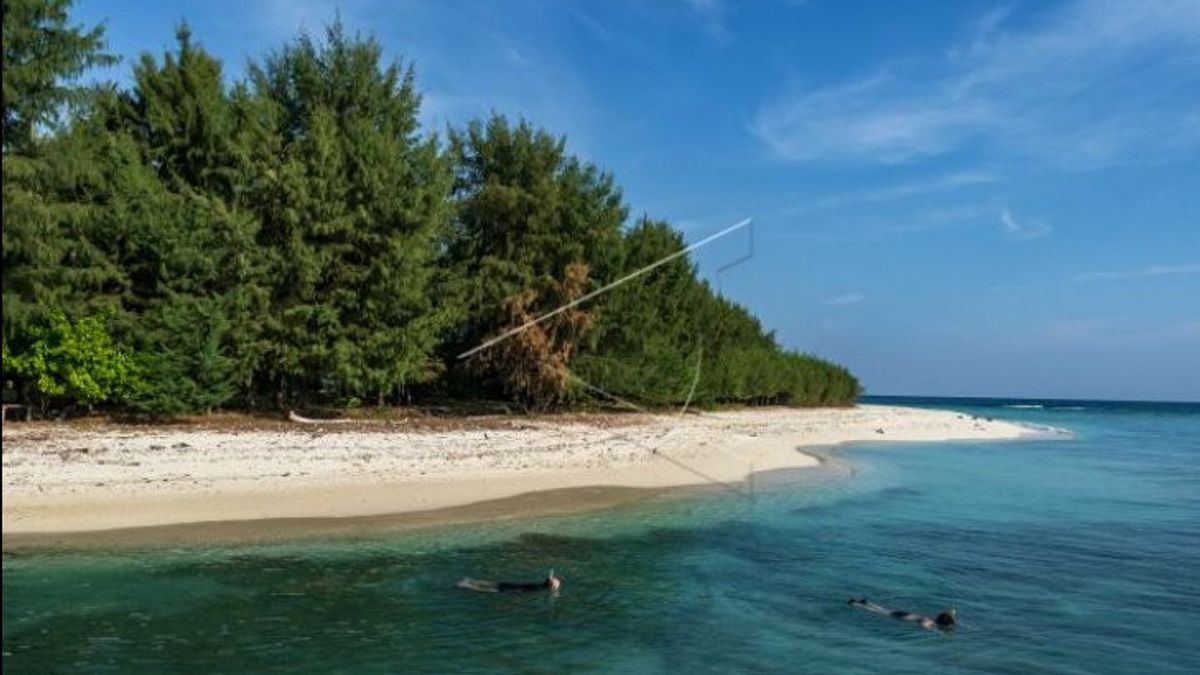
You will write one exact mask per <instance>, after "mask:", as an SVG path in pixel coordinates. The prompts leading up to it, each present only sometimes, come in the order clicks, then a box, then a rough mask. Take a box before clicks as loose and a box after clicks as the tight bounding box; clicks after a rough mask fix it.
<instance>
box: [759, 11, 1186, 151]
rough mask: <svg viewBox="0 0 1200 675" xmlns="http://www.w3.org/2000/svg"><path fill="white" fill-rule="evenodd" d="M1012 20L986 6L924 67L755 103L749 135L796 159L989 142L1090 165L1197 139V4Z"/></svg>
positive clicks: (897, 67)
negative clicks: (1017, 23)
mask: <svg viewBox="0 0 1200 675" xmlns="http://www.w3.org/2000/svg"><path fill="white" fill-rule="evenodd" d="M1010 18H1011V17H1010V16H1009V15H1008V14H1007V13H1005V12H994V13H991V14H989V15H987V16H986V17H984V19H983V20H981V21H980V22H979V24H978V25H977V27H976V29H975V30H974V31H972V34H971V35H970V37H969V38H968V39H965V40H963V41H961V42H960V43H958V44H954V45H952V46H951V47H950V48H949V49H948V50H947V51H946V52H945V53H944V54H943V55H942V56H940V57H938V58H937V59H935V61H934V62H933V63H932V64H930V63H925V64H922V65H921V66H919V70H920V72H914V70H916V69H917V68H918V67H914V66H913V65H911V64H908V63H906V64H891V65H885V66H883V67H881V68H880V69H879V70H878V71H877V72H876V73H875V74H872V75H870V76H868V77H864V78H861V79H858V80H854V81H849V82H844V83H840V84H833V85H829V86H825V87H821V88H817V89H811V90H807V91H801V92H799V93H796V94H794V95H792V96H790V97H786V98H784V99H782V100H778V101H776V102H773V103H769V104H767V105H764V106H762V107H760V109H759V111H758V113H757V115H756V117H755V119H754V121H753V123H752V131H753V133H754V134H755V135H756V136H757V137H758V138H759V139H761V140H762V142H763V143H765V144H766V145H767V147H768V148H770V150H771V151H772V152H773V153H774V154H776V155H777V156H779V157H781V158H784V159H787V160H793V161H809V160H828V159H835V160H868V161H883V162H904V161H911V160H914V159H918V158H921V157H927V156H933V155H940V154H945V153H949V152H952V151H956V150H960V149H964V148H968V147H972V146H986V147H988V148H990V149H993V150H995V151H997V152H1000V153H1007V154H1010V155H1011V154H1018V155H1022V156H1037V157H1039V158H1041V159H1045V160H1047V161H1055V162H1060V163H1065V164H1067V165H1073V166H1079V167H1090V166H1096V165H1102V164H1106V163H1120V162H1126V161H1148V160H1154V159H1161V158H1162V157H1163V156H1166V155H1169V154H1170V153H1172V152H1174V153H1179V154H1181V155H1182V154H1183V153H1186V152H1187V151H1188V150H1189V149H1190V148H1193V147H1195V146H1197V145H1200V122H1198V120H1197V115H1196V113H1195V110H1196V106H1197V105H1198V104H1200V93H1197V92H1200V3H1197V2H1189V1H1178V0H1142V1H1140V2H1121V1H1118V0H1100V1H1098V2H1083V1H1077V2H1072V3H1069V4H1066V5H1064V6H1062V7H1060V8H1057V9H1055V10H1049V11H1045V12H1041V13H1040V14H1038V15H1036V16H1034V17H1033V20H1032V22H1026V23H1024V26H1029V27H1022V28H1013V29H1006V24H1007V22H1008V21H1009V19H1010ZM1188 92H1191V93H1188Z"/></svg>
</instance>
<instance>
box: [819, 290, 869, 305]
mask: <svg viewBox="0 0 1200 675" xmlns="http://www.w3.org/2000/svg"><path fill="white" fill-rule="evenodd" d="M866 299H867V296H865V295H863V294H862V293H842V294H841V295H835V296H833V297H829V298H825V304H826V305H828V306H830V307H846V306H847V305H857V304H859V303H860V302H863V301H865V300H866Z"/></svg>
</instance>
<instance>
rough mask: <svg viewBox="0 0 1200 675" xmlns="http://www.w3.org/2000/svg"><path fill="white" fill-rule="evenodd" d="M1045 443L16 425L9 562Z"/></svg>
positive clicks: (758, 421)
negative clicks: (840, 457)
mask: <svg viewBox="0 0 1200 675" xmlns="http://www.w3.org/2000/svg"><path fill="white" fill-rule="evenodd" d="M1039 433H1042V432H1039V431H1038V430H1037V429H1034V428H1031V427H1027V426H1023V425H1019V424H1016V423H1011V422H1005V421H999V420H985V419H978V418H972V417H970V416H968V415H963V414H960V413H954V412H949V411H942V410H930V409H920V408H901V407H895V406H879V405H861V406H857V407H855V408H846V409H788V408H768V409H754V410H742V411H733V412H718V413H705V414H702V415H696V416H689V417H688V418H685V419H682V420H680V419H679V418H677V417H676V416H674V415H654V416H650V415H638V416H630V417H629V418H627V423H624V424H620V425H613V424H612V419H611V416H605V417H604V418H603V421H599V419H598V420H597V422H596V423H591V422H590V421H589V419H588V418H587V417H586V416H572V417H571V418H569V419H567V420H564V421H563V422H562V423H558V424H554V423H549V424H548V423H546V422H545V421H543V420H527V419H526V420H513V421H511V422H510V424H509V425H508V427H507V428H499V429H497V428H495V427H492V428H467V429H457V430H439V431H429V430H420V429H416V430H399V431H397V430H394V429H391V428H388V429H386V430H378V431H365V430H362V429H354V430H341V429H336V428H333V427H332V426H330V427H323V428H317V429H312V428H296V429H286V430H281V431H276V430H266V431H261V430H252V431H234V432H226V431H213V430H209V429H178V428H145V427H131V426H121V425H112V426H105V427H102V428H98V429H97V428H92V427H85V428H76V427H70V426H67V427H59V426H56V425H29V426H25V425H11V426H10V425H5V428H4V439H3V440H4V450H3V456H4V473H3V476H4V478H3V480H4V494H3V548H4V550H5V551H10V550H18V549H25V548H38V547H55V546H68V547H70V546H74V545H82V546H85V547H89V548H94V547H101V546H107V545H109V544H118V545H119V543H120V542H125V543H127V544H134V543H138V544H143V545H149V544H152V543H155V542H170V543H176V544H179V543H187V542H192V543H205V542H210V541H218V540H220V541H225V540H228V539H229V538H230V537H231V536H232V538H234V539H239V540H244V539H254V540H258V539H283V538H294V537H297V536H304V535H313V536H323V535H326V534H327V535H349V536H354V535H356V534H366V533H369V532H381V531H400V530H405V529H413V528H416V527H427V526H431V525H441V524H451V523H463V522H472V521H485V520H490V519H494V518H510V519H511V518H521V517H529V516H535V515H554V514H564V513H576V512H582V511H590V510H596V509H601V508H605V507H609V506H619V505H622V504H628V503H635V502H637V501H643V500H645V499H650V498H655V497H658V496H660V495H662V494H664V493H666V492H669V491H673V490H678V489H680V488H686V487H695V486H705V485H721V486H725V487H732V488H734V489H740V487H739V486H741V485H743V484H744V482H745V481H746V479H747V478H748V477H750V476H752V475H754V474H757V473H761V472H765V471H771V470H777V469H788V470H794V469H807V468H811V467H815V466H819V465H820V463H821V462H820V460H819V459H818V458H817V457H816V456H814V455H812V454H809V453H806V452H805V449H814V448H819V447H832V446H840V445H845V444H848V443H856V442H914V441H924V442H936V441H949V440H1006V439H1017V438H1022V437H1028V436H1032V435H1038V434H1039ZM256 532H257V533H258V534H256ZM239 533H240V534H241V535H243V536H233V535H238V534H239Z"/></svg>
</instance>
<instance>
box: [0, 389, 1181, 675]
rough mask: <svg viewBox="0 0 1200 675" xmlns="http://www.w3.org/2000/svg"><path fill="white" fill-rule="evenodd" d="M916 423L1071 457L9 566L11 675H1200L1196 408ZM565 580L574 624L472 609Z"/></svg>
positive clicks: (916, 448)
mask: <svg viewBox="0 0 1200 675" xmlns="http://www.w3.org/2000/svg"><path fill="white" fill-rule="evenodd" d="M888 402H892V401H888ZM910 402H912V401H910ZM915 402H916V403H918V404H927V405H935V406H939V407H950V408H957V409H960V410H962V411H963V412H964V414H975V415H980V416H993V417H999V418H1009V419H1019V420H1024V421H1029V422H1033V423H1036V424H1045V425H1053V426H1060V427H1066V428H1069V429H1071V430H1072V431H1073V432H1074V435H1073V436H1071V437H1069V438H1066V439H1061V438H1060V439H1045V440H1036V441H1022V442H1009V443H944V444H908V445H892V446H885V445H880V446H859V447H856V448H852V449H848V450H843V451H839V452H838V453H836V454H835V457H836V459H835V461H834V463H833V464H832V465H831V466H830V467H827V468H826V469H824V470H820V471H817V472H813V473H810V474H808V475H807V476H806V477H805V478H803V479H801V480H800V481H798V482H797V481H789V482H783V483H780V482H774V483H773V484H770V485H767V484H766V483H767V482H768V481H763V480H760V481H756V488H755V490H754V493H753V496H750V497H746V496H742V495H738V494H734V493H729V492H716V493H713V494H706V495H703V496H696V497H689V498H686V499H672V500H666V501H661V502H655V503H651V504H648V505H641V506H637V507H627V508H621V509H615V510H608V511H603V512H598V513H592V514H588V515H583V516H572V517H565V518H553V519H543V520H537V521H525V522H519V523H511V522H508V523H502V524H497V525H474V526H458V527H453V528H442V529H438V530H431V531H423V532H419V533H410V534H405V535H400V536H392V537H386V538H375V539H369V540H357V541H345V540H343V541H334V542H294V543H290V544H280V545H272V546H258V547H232V548H222V549H210V550H203V551H200V550H175V551H163V550H158V551H149V552H127V551H125V552H113V553H103V552H91V553H41V554H27V553H21V554H7V555H5V557H4V568H3V580H4V589H3V590H4V601H3V619H4V621H3V644H4V659H3V665H4V669H5V671H6V672H44V671H60V672H117V671H119V672H147V673H151V672H153V673H158V672H181V673H186V672H246V671H304V672H381V671H405V672H435V673H443V672H468V673H469V672H521V673H528V672H545V673H560V672H567V671H581V672H621V673H659V672H664V673H665V672H699V673H704V672H712V673H718V672H721V673H723V672H797V671H823V670H835V671H837V672H879V671H881V670H887V671H889V672H893V673H896V672H922V673H924V672H928V671H929V670H930V669H931V668H939V669H945V668H949V669H950V670H952V671H961V672H989V673H996V672H999V673H1004V672H1021V673H1027V672H1062V673H1096V672H1181V673H1182V672H1200V657H1198V656H1197V653H1198V650H1197V649H1196V648H1195V635H1196V629H1195V625H1196V619H1197V617H1198V612H1200V610H1198V609H1197V608H1200V406H1197V405H1190V406H1188V405H1181V406H1162V405H1111V404H1095V403H1088V402H1076V401H1072V402H1040V401H963V400H949V401H947V400H922V401H915ZM1011 405H1026V406H1030V405H1042V406H1043V407H1041V408H1032V407H1026V408H1012V407H1005V406H1011ZM549 566H553V567H555V568H556V569H557V570H558V572H559V573H560V575H561V576H562V577H563V578H564V580H565V587H564V589H563V591H562V593H561V594H559V595H558V596H557V597H550V596H547V595H544V594H532V595H522V596H508V595H488V594H475V593H468V592H463V591H458V590H456V589H454V588H453V584H454V581H455V580H456V579H457V578H458V577H460V576H463V575H471V576H477V577H483V578H496V577H510V578H536V577H538V576H539V575H541V574H543V573H544V570H545V569H546V568H547V567H549ZM851 596H854V597H860V596H866V597H869V598H871V599H872V600H875V601H877V602H880V603H883V604H886V605H889V606H897V607H902V608H905V609H910V610H914V611H921V612H926V613H935V612H937V611H939V610H941V609H942V608H943V607H947V606H955V607H957V608H958V612H959V617H960V620H961V622H962V625H961V626H960V627H959V628H958V629H957V630H955V631H954V632H953V633H950V634H940V633H928V632H924V631H921V630H919V629H917V628H915V627H914V626H912V625H909V624H904V623H900V622H896V621H892V620H890V619H887V618H883V617H878V616H874V615H870V614H866V613H863V612H860V611H855V610H852V609H850V608H848V607H847V606H846V605H845V601H846V599H847V598H849V597H851Z"/></svg>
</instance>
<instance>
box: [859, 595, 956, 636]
mask: <svg viewBox="0 0 1200 675" xmlns="http://www.w3.org/2000/svg"><path fill="white" fill-rule="evenodd" d="M846 604H847V605H850V606H851V607H862V608H863V609H865V610H867V611H868V612H874V613H876V614H883V615H884V616H890V617H892V618H893V619H899V620H900V621H911V622H913V623H915V624H917V625H918V626H920V627H921V628H924V629H925V630H949V629H951V628H953V627H954V625H955V624H956V623H957V621H956V617H957V614H958V613H957V612H956V611H955V610H953V609H948V610H946V611H944V612H942V613H941V614H938V615H937V618H934V619H931V618H929V617H927V616H925V615H924V614H917V613H915V612H906V611H904V610H902V609H888V608H887V607H884V606H882V605H877V604H875V603H873V602H871V601H870V600H867V599H866V598H859V599H857V600H855V599H854V598H851V599H850V600H849V601H847V602H846Z"/></svg>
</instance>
